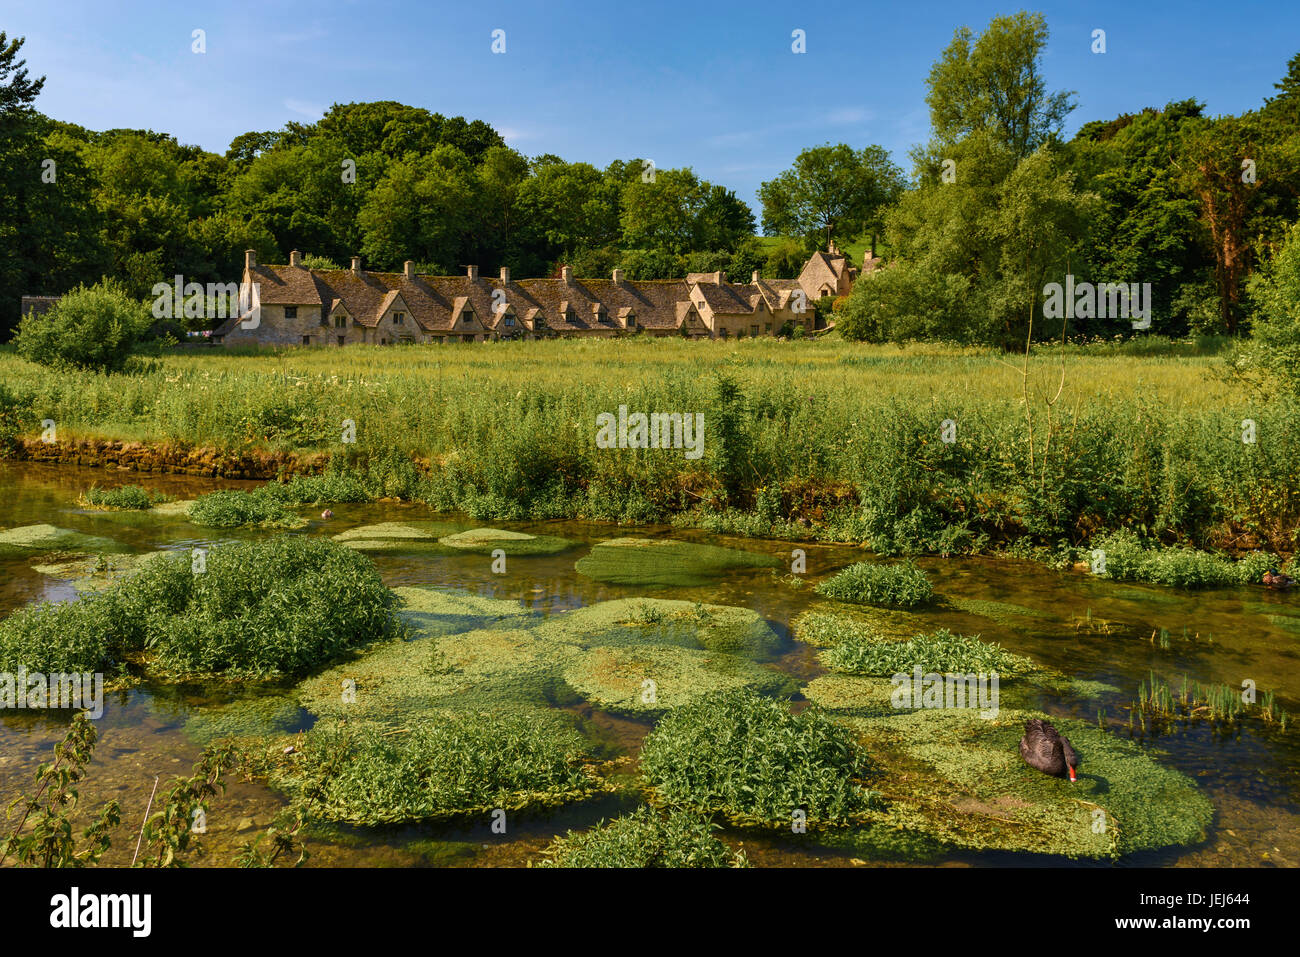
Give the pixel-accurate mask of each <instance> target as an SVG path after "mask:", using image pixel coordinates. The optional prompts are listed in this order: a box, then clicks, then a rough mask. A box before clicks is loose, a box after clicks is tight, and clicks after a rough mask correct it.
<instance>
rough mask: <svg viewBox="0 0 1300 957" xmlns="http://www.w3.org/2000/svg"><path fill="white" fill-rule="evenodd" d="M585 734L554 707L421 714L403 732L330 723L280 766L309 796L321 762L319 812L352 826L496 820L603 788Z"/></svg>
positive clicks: (284, 783)
mask: <svg viewBox="0 0 1300 957" xmlns="http://www.w3.org/2000/svg"><path fill="white" fill-rule="evenodd" d="M585 761H586V748H585V745H584V744H583V741H582V737H581V736H580V735H579V734H578V733H577V732H576V731H574V730H573V729H572V728H571V727H569V726H568V725H567V724H565V722H564V721H563V719H562V718H561V717H559V716H558V715H556V714H555V713H553V712H550V713H548V712H546V711H540V710H539V711H535V712H531V713H528V714H517V713H512V712H504V713H492V712H473V711H457V712H452V713H443V712H437V711H434V712H429V713H427V714H424V715H420V716H419V717H418V718H415V717H414V716H413V718H412V720H411V721H410V723H409V724H408V725H407V726H405V727H401V728H391V727H385V726H383V725H375V724H368V723H364V722H349V723H347V724H343V723H335V722H324V723H322V724H318V725H317V726H316V727H314V728H312V730H311V731H309V732H307V733H306V734H304V735H302V737H301V739H300V743H299V744H298V745H297V747H296V748H295V750H294V753H292V754H289V755H284V756H283V757H282V759H281V761H280V762H279V764H278V766H276V767H274V768H272V769H271V770H270V781H271V783H272V784H273V785H274V786H276V787H279V788H281V789H283V790H285V791H287V792H288V793H289V794H290V795H291V796H293V797H296V798H297V797H301V794H302V786H303V784H304V782H307V781H310V780H311V779H312V777H313V775H314V774H315V773H316V771H318V770H319V769H320V768H324V767H328V768H330V769H331V773H330V775H329V776H328V778H327V779H326V780H325V781H324V784H323V793H322V795H321V799H320V801H319V805H318V813H319V814H320V815H321V816H322V817H324V818H326V819H328V820H333V821H339V822H343V823H348V824H365V825H378V824H399V823H407V822H414V821H441V820H453V819H461V820H464V819H466V818H470V817H482V818H483V819H484V820H486V819H487V817H488V815H490V814H491V813H492V812H493V811H495V810H497V809H501V810H504V811H506V812H512V811H524V810H531V809H539V808H549V807H555V806H558V805H560V804H563V803H566V802H569V801H575V800H581V799H582V798H585V797H588V796H590V795H592V794H594V793H595V792H597V791H598V790H599V789H600V788H601V784H600V782H599V780H598V778H597V777H596V775H595V773H594V771H593V770H592V769H591V768H590V767H589V765H588V764H587V763H585Z"/></svg>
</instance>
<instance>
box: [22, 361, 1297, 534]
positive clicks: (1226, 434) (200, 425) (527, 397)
mask: <svg viewBox="0 0 1300 957" xmlns="http://www.w3.org/2000/svg"><path fill="white" fill-rule="evenodd" d="M1225 365H1226V363H1225V362H1224V360H1223V359H1222V358H1221V357H1220V356H1218V355H1217V354H1216V353H1215V350H1214V348H1213V344H1212V343H1210V344H1209V345H1207V344H1205V343H1199V344H1198V343H1194V342H1186V343H1179V342H1170V341H1168V340H1160V339H1152V340H1130V341H1129V342H1127V343H1123V344H1119V343H1105V342H1100V343H1093V344H1091V345H1088V346H1083V347H1080V346H1070V347H1066V348H1061V347H1039V348H1036V349H1035V351H1034V353H1033V355H1032V356H1031V357H1030V358H1029V359H1028V360H1027V361H1026V359H1025V357H1024V356H1016V355H1014V354H1007V353H1003V352H999V351H994V350H989V349H976V348H957V347H944V346H934V345H911V346H893V345H884V346H881V345H867V344H850V343H846V342H842V341H839V340H838V339H837V338H836V337H835V336H833V335H832V336H830V337H823V338H820V339H817V340H814V341H804V342H798V341H779V340H764V339H753V340H742V341H739V342H728V343H722V342H684V341H678V340H676V339H659V340H656V339H643V338H637V339H631V340H612V341H590V342H581V341H563V340H561V341H542V342H519V343H492V344H482V343H480V344H464V345H452V346H441V347H439V346H413V347H405V348H394V347H388V348H384V347H364V346H358V347H349V348H347V349H345V350H334V349H290V350H283V351H276V352H271V351H264V352H260V353H228V352H224V351H221V350H216V349H214V350H210V351H209V350H206V349H203V350H197V351H189V352H184V353H174V354H169V355H164V356H162V357H161V358H158V359H155V360H149V361H148V362H147V363H146V364H145V365H144V367H143V368H142V369H140V370H137V371H135V372H132V373H130V374H118V375H103V374H96V373H88V372H77V371H51V370H50V369H47V368H42V367H38V366H35V365H32V364H30V363H28V362H26V361H24V360H22V359H20V358H18V357H17V356H16V355H14V354H13V353H11V352H3V353H0V380H3V381H4V382H5V383H6V386H7V391H6V392H5V393H2V394H0V402H4V403H5V408H2V409H0V417H2V418H3V421H4V422H5V423H7V424H8V425H7V427H8V428H9V431H10V434H11V435H12V434H14V433H17V435H19V436H21V437H24V438H26V439H27V440H28V441H29V442H31V441H34V440H36V438H37V436H38V435H39V434H40V430H41V427H40V422H41V420H43V419H53V420H54V422H55V423H56V425H57V429H58V439H59V441H61V442H68V441H76V440H86V439H90V440H93V439H104V440H123V441H134V442H142V443H147V444H153V445H162V444H178V445H189V446H194V447H201V448H210V449H213V450H218V451H225V452H243V451H249V450H263V451H278V452H287V453H291V454H293V455H295V456H298V457H299V461H304V462H312V463H314V465H313V467H319V466H320V464H321V463H322V462H327V463H328V464H327V465H326V466H325V468H326V470H327V471H333V472H335V473H355V474H357V475H360V476H362V478H363V479H364V478H365V477H367V476H368V477H369V479H370V481H371V486H372V488H376V486H378V487H377V492H382V493H384V494H390V495H398V496H400V497H407V498H415V499H422V500H424V501H427V502H428V503H429V504H430V505H432V506H434V507H436V508H441V509H458V510H462V511H465V512H468V513H470V514H471V515H473V516H474V517H476V518H482V519H490V518H493V519H529V518H532V519H544V518H557V517H583V518H592V519H601V520H611V521H623V522H646V521H670V520H675V521H677V522H678V523H680V524H696V525H701V526H705V527H711V528H714V529H715V530H725V531H737V532H742V533H745V534H757V535H764V534H771V535H784V536H790V537H817V538H822V539H826V540H837V541H854V542H862V543H865V544H868V545H869V546H871V547H872V548H873V549H875V550H876V551H878V552H881V553H884V554H893V553H915V552H926V551H934V552H941V553H954V552H978V551H986V550H991V549H997V548H1004V547H1007V546H1012V547H1016V548H1022V547H1034V548H1044V547H1045V548H1052V549H1059V548H1061V547H1062V546H1063V545H1065V546H1078V545H1083V544H1086V543H1087V542H1088V541H1089V540H1090V539H1091V538H1092V536H1094V535H1097V534H1100V533H1102V532H1105V531H1108V530H1110V531H1113V530H1117V529H1121V528H1130V529H1134V530H1136V531H1137V532H1138V533H1139V534H1141V535H1143V536H1144V537H1146V538H1148V539H1149V540H1150V541H1152V542H1154V543H1161V544H1165V545H1169V544H1188V545H1192V546H1195V547H1199V548H1223V547H1227V546H1229V545H1231V546H1232V548H1233V550H1235V551H1242V550H1249V549H1250V548H1265V549H1268V550H1270V551H1272V552H1274V553H1278V554H1283V555H1284V554H1287V553H1289V552H1291V551H1292V550H1293V546H1294V530H1295V528H1296V525H1297V516H1300V500H1298V498H1297V497H1298V496H1300V474H1298V473H1300V465H1297V463H1298V462H1300V454H1297V453H1300V436H1298V434H1297V428H1296V416H1295V414H1294V412H1295V409H1294V408H1293V406H1291V405H1290V404H1288V403H1286V402H1284V401H1283V400H1278V399H1271V398H1269V397H1259V398H1252V397H1250V396H1247V395H1243V394H1242V393H1241V391H1240V390H1239V389H1238V388H1235V387H1234V386H1232V385H1231V384H1229V383H1228V382H1227V381H1225V380H1224V379H1222V377H1221V375H1220V372H1221V370H1222V369H1223V368H1224V367H1225ZM620 405H625V406H627V407H628V409H629V411H631V412H638V411H640V412H646V413H650V412H668V413H671V412H681V413H687V412H703V413H704V417H705V438H704V449H705V452H704V455H703V457H702V458H700V459H698V460H691V459H687V458H686V457H685V456H684V454H683V452H682V451H681V450H676V449H601V448H597V446H596V444H595V435H596V416H597V414H598V413H601V412H617V410H618V407H619V406H620ZM1246 419H1249V420H1251V422H1253V423H1254V429H1253V432H1254V434H1253V436H1252V437H1253V438H1254V439H1255V441H1253V442H1244V441H1243V440H1242V439H1243V433H1244V431H1245V430H1244V429H1243V420H1246ZM350 424H352V425H355V441H345V439H350V438H352V434H351V432H350V431H349V425H350ZM946 439H951V440H952V441H946ZM19 454H21V453H19Z"/></svg>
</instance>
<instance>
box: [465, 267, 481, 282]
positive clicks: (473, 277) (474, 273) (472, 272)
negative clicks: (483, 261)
mask: <svg viewBox="0 0 1300 957" xmlns="http://www.w3.org/2000/svg"><path fill="white" fill-rule="evenodd" d="M465 273H466V275H468V276H469V281H470V282H478V266H466V267H465Z"/></svg>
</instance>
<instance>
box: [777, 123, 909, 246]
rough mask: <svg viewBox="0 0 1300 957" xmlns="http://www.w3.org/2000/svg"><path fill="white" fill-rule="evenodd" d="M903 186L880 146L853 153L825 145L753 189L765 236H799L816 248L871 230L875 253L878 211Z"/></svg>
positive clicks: (802, 155)
mask: <svg viewBox="0 0 1300 957" xmlns="http://www.w3.org/2000/svg"><path fill="white" fill-rule="evenodd" d="M903 187H904V178H903V171H902V170H901V169H899V168H898V167H897V166H895V165H894V164H893V162H892V161H891V160H890V159H889V154H888V153H887V152H886V151H885V150H884V148H883V147H880V146H867V147H864V148H863V149H860V150H855V149H853V148H852V147H851V146H848V145H846V144H844V143H837V144H835V145H834V146H832V145H831V144H829V143H827V144H825V145H823V146H814V147H811V148H810V149H806V150H804V151H803V152H801V153H800V154H799V155H798V156H797V157H796V158H795V161H794V165H793V166H792V167H791V168H790V169H788V170H786V171H784V172H783V173H781V174H780V175H779V176H777V177H776V178H775V179H772V180H769V181H768V182H766V183H763V184H762V185H761V186H759V188H758V195H759V200H760V201H761V202H762V204H763V229H764V231H765V232H766V233H767V234H768V235H786V236H804V237H807V238H808V239H809V240H810V241H815V242H816V243H817V244H818V245H820V244H821V243H822V242H825V243H827V244H829V243H830V241H831V239H832V238H833V237H834V236H835V235H839V236H840V237H841V238H846V239H852V238H853V237H855V236H860V235H862V234H863V233H864V232H867V231H868V230H870V231H871V249H872V252H873V253H874V252H875V248H876V233H877V232H878V230H879V229H880V223H881V220H880V215H881V212H882V211H883V210H884V209H885V208H886V207H887V206H889V205H891V204H893V203H894V202H895V201H896V200H897V199H898V197H899V195H900V194H901V193H902V191H903Z"/></svg>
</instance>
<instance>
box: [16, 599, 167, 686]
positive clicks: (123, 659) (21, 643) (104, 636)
mask: <svg viewBox="0 0 1300 957" xmlns="http://www.w3.org/2000/svg"><path fill="white" fill-rule="evenodd" d="M143 640H144V639H143V633H142V631H141V629H140V628H139V627H138V625H137V624H136V623H134V622H132V621H130V620H129V618H128V616H127V615H125V614H123V608H122V605H121V603H120V602H119V601H117V600H116V596H114V595H112V594H92V595H87V596H86V597H83V598H80V599H79V600H77V601H72V602H40V603H37V604H34V605H28V606H26V607H24V608H19V609H18V610H17V611H15V612H14V613H13V614H11V615H10V616H9V617H7V618H5V619H4V620H3V621H0V671H4V672H10V673H13V672H17V671H18V670H19V669H20V668H26V669H27V670H28V671H37V672H41V673H43V674H47V675H52V674H71V673H86V672H102V673H105V674H109V675H112V674H117V673H119V672H121V671H122V670H123V669H124V668H125V667H126V664H127V659H128V656H129V655H130V654H131V653H132V652H135V651H138V650H139V649H140V648H142V647H143Z"/></svg>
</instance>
